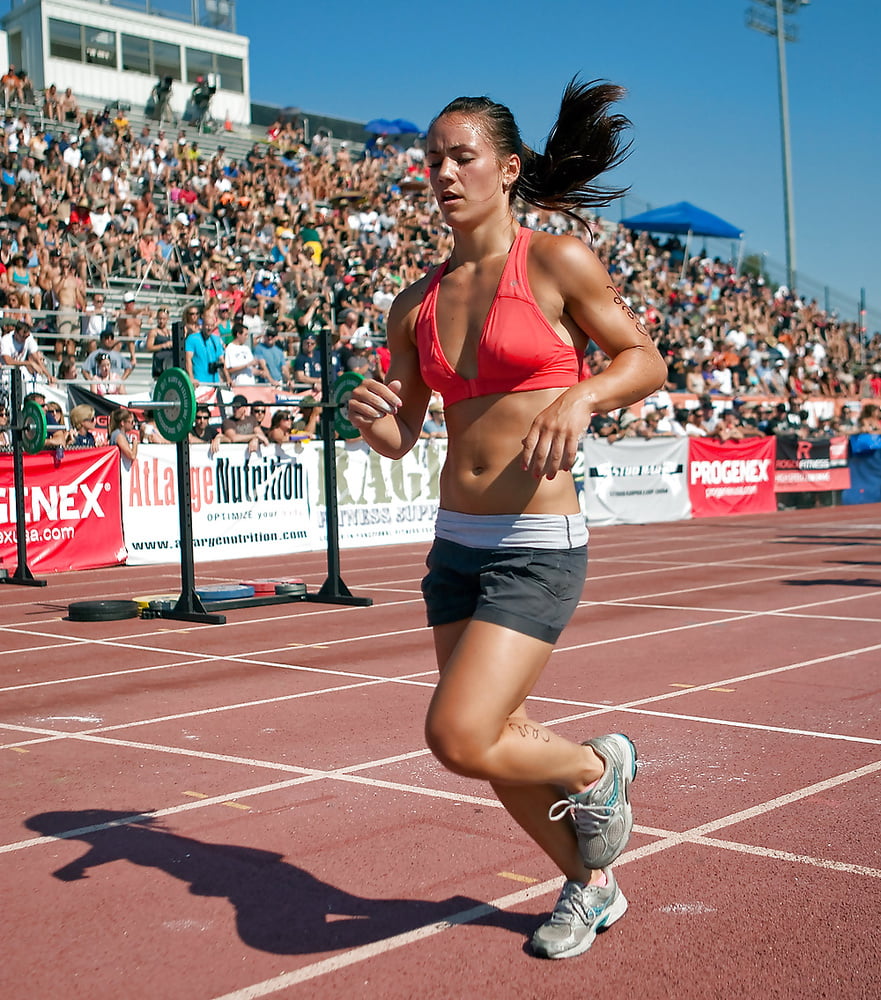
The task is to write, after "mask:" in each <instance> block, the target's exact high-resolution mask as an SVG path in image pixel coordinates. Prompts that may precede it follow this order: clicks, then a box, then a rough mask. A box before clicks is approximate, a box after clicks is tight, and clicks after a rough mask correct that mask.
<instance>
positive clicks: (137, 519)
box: [122, 441, 446, 565]
mask: <svg viewBox="0 0 881 1000" xmlns="http://www.w3.org/2000/svg"><path fill="white" fill-rule="evenodd" d="M323 451H324V449H323V446H322V445H321V443H320V442H317V441H306V442H302V443H299V444H290V445H284V446H279V445H271V446H269V447H263V448H262V449H260V451H258V452H254V453H253V454H249V452H248V450H247V446H246V445H244V444H241V445H239V444H229V445H222V446H221V448H220V450H219V451H218V452H217V453H216V454H215V455H211V454H210V453H209V450H208V446H207V445H192V446H191V447H190V494H191V496H190V506H191V511H192V525H193V558H194V560H195V561H196V562H200V561H211V560H220V559H237V558H242V556H245V555H247V556H251V555H256V556H259V555H279V554H284V553H287V552H315V551H320V550H322V549H324V548H326V547H327V523H326V520H325V506H324V500H325V496H324V464H323V463H324V455H323ZM445 454H446V442H445V441H420V442H419V443H418V444H417V446H416V448H415V449H414V450H413V451H412V452H411V453H410V454H409V455H407V456H405V458H404V459H403V460H401V461H399V462H396V461H392V460H391V459H387V458H383V457H382V456H380V455H378V454H377V453H376V452H374V451H371V450H370V449H369V448H368V447H367V446H366V445H365V444H364V443H363V441H339V442H337V444H336V467H335V468H336V479H337V498H338V503H337V532H338V540H339V544H340V547H341V548H357V547H359V546H367V545H388V544H392V543H396V542H410V541H426V542H427V541H429V540H430V539H431V538H432V537H433V534H434V519H435V516H436V513H437V497H438V479H439V473H440V467H441V464H442V463H443V457H444V455H445ZM122 496H123V513H122V518H123V526H124V529H125V542H126V547H127V549H128V560H127V561H128V562H129V563H130V564H135V565H147V564H151V563H166V562H177V561H178V560H179V559H180V519H179V513H178V500H179V494H178V488H177V454H176V449H175V448H174V447H173V446H171V445H141V447H140V449H139V450H138V457H137V460H136V461H135V462H134V463H132V466H131V468H130V469H126V468H123V475H122Z"/></svg>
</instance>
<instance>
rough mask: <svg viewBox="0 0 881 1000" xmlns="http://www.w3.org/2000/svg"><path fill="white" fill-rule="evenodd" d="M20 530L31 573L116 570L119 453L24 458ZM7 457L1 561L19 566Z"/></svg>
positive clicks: (120, 554) (0, 471)
mask: <svg viewBox="0 0 881 1000" xmlns="http://www.w3.org/2000/svg"><path fill="white" fill-rule="evenodd" d="M23 458H24V525H25V533H26V534H25V540H26V543H27V563H28V567H29V568H30V569H31V570H34V569H37V570H39V571H40V572H43V573H57V572H62V571H65V570H77V569H91V568H94V567H96V566H114V565H117V564H118V563H121V562H123V561H124V559H125V547H124V545H123V540H122V510H121V495H120V481H119V465H120V453H119V449H118V448H115V447H111V448H84V449H82V450H68V451H65V452H64V453H63V455H61V457H60V460H59V459H58V458H56V453H55V451H54V450H52V451H45V452H40V453H38V454H36V455H24V456H23ZM12 463H13V458H12V455H11V454H4V455H0V560H2V564H3V566H4V567H5V568H7V569H9V570H10V571H12V570H13V569H14V568H15V567H16V565H17V563H18V548H17V547H18V529H17V525H16V497H15V487H14V474H13V464H12Z"/></svg>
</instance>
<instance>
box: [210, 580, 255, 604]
mask: <svg viewBox="0 0 881 1000" xmlns="http://www.w3.org/2000/svg"><path fill="white" fill-rule="evenodd" d="M196 594H197V596H198V597H199V598H200V600H203V601H238V600H241V599H242V598H244V597H253V596H254V588H253V587H248V586H245V585H244V584H240V583H215V584H211V585H209V586H207V587H196Z"/></svg>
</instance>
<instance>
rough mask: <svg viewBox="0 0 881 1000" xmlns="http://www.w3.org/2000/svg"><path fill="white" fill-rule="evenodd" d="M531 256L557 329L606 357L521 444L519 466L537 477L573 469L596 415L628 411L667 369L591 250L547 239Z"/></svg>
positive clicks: (544, 415) (578, 243)
mask: <svg viewBox="0 0 881 1000" xmlns="http://www.w3.org/2000/svg"><path fill="white" fill-rule="evenodd" d="M535 242H536V247H535V254H534V255H531V257H530V265H531V267H530V278H532V275H533V266H532V265H533V262H534V270H535V272H536V276H537V280H536V282H535V285H534V291H535V290H538V296H537V297H539V296H540V301H541V303H542V304H543V307H544V308H545V309H547V308H548V306H547V303H554V306H553V308H554V310H555V311H556V310H557V309H558V310H559V313H558V316H557V317H556V318H557V319H558V322H559V324H562V325H563V326H565V327H566V328H567V329H569V330H570V333H571V332H573V327H575V328H577V329H576V330H575V331H574V334H573V335H574V336H577V332H578V331H579V330H580V331H581V333H582V334H583V335H584V336H585V337H587V338H589V339H590V340H592V341H593V342H594V343H595V344H596V345H597V346H598V347H599V348H600V349H601V350H602V351H604V352H605V354H607V355H608V357H609V358H610V364H609V365H607V367H606V368H605V369H604V370H603V371H602V372H600V373H599V374H598V375H594V376H592V377H591V378H589V379H586V380H585V381H583V382H579V383H578V384H577V385H574V386H572V388H570V389H568V390H567V391H566V392H564V393H562V394H561V395H560V396H558V397H557V399H555V400H554V402H553V403H551V405H550V406H548V407H546V408H545V409H544V410H542V412H541V413H539V414H538V415H537V416H536V418H535V420H534V421H533V424H532V427H531V429H530V431H529V433H528V434H527V436H526V437H525V438H524V440H523V467H524V469H526V470H528V471H529V472H531V473H532V475H533V476H535V477H536V478H537V479H540V478H542V477H543V476H547V477H548V478H549V479H553V477H554V476H555V475H556V474H557V472H559V471H561V470H568V469H571V468H572V466H573V464H574V463H575V459H576V457H577V453H578V448H579V442H580V440H581V437H582V435H583V433H584V431H585V429H586V428H587V426H588V424H589V423H590V420H591V417H592V416H593V414H594V413H608V412H609V411H610V410H616V409H619V408H620V407H623V406H630V405H631V404H632V403H635V402H637V401H639V400H641V399H644V398H645V397H646V396H648V395H649V394H650V393H652V392H654V391H655V390H657V389H659V388H660V387H661V386H663V385H664V383H665V381H666V379H667V365H666V364H665V362H664V359H663V358H662V357H661V355H660V353H659V352H658V349H657V347H656V346H655V344H654V342H653V341H652V338H651V336H650V335H649V332H648V330H647V329H646V327H645V325H644V324H643V323H642V321H641V320H640V318H639V316H638V315H637V314H636V313H635V312H634V311H633V309H631V308H630V306H629V305H628V304H627V303H626V302H625V301H624V299H623V298H622V297H621V295H620V294H619V292H618V290H617V289H616V288H615V286H614V284H613V282H612V279H611V277H610V276H609V274H608V272H607V271H606V269H605V268H604V267H603V265H602V264H601V263H600V261H599V260H598V259H597V257H596V255H595V254H594V252H593V251H592V250H591V249H590V248H589V247H587V246H586V245H585V244H584V243H582V242H581V241H580V240H577V239H574V238H572V237H552V236H547V235H546V236H544V238H543V239H541V241H540V242H539V241H538V240H536V241H535Z"/></svg>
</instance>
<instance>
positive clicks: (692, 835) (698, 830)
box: [214, 762, 881, 1000]
mask: <svg viewBox="0 0 881 1000" xmlns="http://www.w3.org/2000/svg"><path fill="white" fill-rule="evenodd" d="M879 770H881V762H878V763H876V764H870V765H868V766H867V767H863V768H859V769H857V770H856V771H849V772H847V773H846V774H841V775H837V776H836V777H834V778H829V779H828V780H827V781H822V782H818V783H817V784H815V785H810V786H808V787H807V788H804V789H800V790H799V791H796V792H791V793H790V794H789V795H781V796H779V797H778V798H776V799H771V800H770V801H769V802H766V803H763V804H762V805H760V806H755V807H753V808H752V809H744V810H742V811H741V812H738V813H732V814H731V816H726V817H723V818H721V819H719V820H715V821H713V822H712V823H705V824H703V825H702V826H699V827H695V828H694V830H689V831H686V832H684V833H682V834H674V835H672V836H671V837H668V838H667V839H665V840H663V841H660V842H656V843H653V844H649V845H646V846H645V847H642V848H636V849H635V850H632V851H627V852H626V853H625V854H622V855H621V857H620V858H618V860H617V861H616V863H615V864H616V867H620V866H621V865H625V864H628V863H629V862H631V861H636V860H638V859H639V858H643V857H647V856H648V855H650V854H656V853H658V852H659V851H664V850H667V849H669V848H670V847H675V846H678V845H679V844H682V843H702V844H706V846H711V847H716V848H723V849H727V850H733V849H739V848H741V847H743V845H739V844H734V846H733V847H728V843H729V842H726V841H721V840H719V841H716V840H712V839H710V838H707V837H704V833H706V832H710V831H711V830H714V829H720V828H722V827H723V826H731V825H733V824H735V823H739V822H742V821H743V820H744V819H750V818H752V817H753V816H757V815H761V814H764V813H767V812H770V811H771V810H772V809H779V808H780V807H781V806H784V805H789V804H790V803H791V802H796V801H798V800H799V799H802V798H805V797H807V796H808V795H815V794H817V793H818V792H820V791H825V790H826V789H828V788H833V787H835V786H836V785H840V784H844V783H845V782H848V781H853V780H855V779H857V778H860V777H863V776H864V775H866V774H871V773H874V772H877V771H879ZM749 853H754V854H761V856H763V857H767V858H774V859H775V860H784V861H791V862H798V863H802V864H804V863H808V864H812V865H816V866H817V867H820V868H827V869H831V870H833V871H848V872H850V873H852V874H862V875H868V876H870V877H875V878H877V877H881V872H878V871H876V870H875V869H872V868H862V869H861V868H860V866H852V867H848V866H844V867H842V866H841V863H839V862H823V861H822V860H820V859H815V858H810V859H801V858H799V857H798V856H797V855H789V856H786V855H785V854H784V853H783V852H778V851H770V850H768V851H764V850H763V849H762V848H755V849H753V850H752V851H750V852H749ZM562 881H563V880H562V878H554V879H550V880H549V881H547V882H543V883H541V884H539V885H533V886H529V887H528V888H526V889H521V890H519V891H518V892H513V893H510V894H509V895H507V896H501V897H499V898H497V899H494V900H492V901H491V902H489V903H486V904H483V905H481V906H475V907H472V908H471V909H469V910H463V911H460V912H459V913H453V914H450V916H449V917H447V918H446V919H444V920H440V921H437V922H436V923H433V924H427V925H425V926H424V927H417V928H415V929H414V930H412V931H407V932H406V933H403V934H397V935H395V936H394V937H390V938H385V939H384V940H381V941H374V942H371V943H370V944H367V945H362V946H361V947H360V948H353V949H351V950H350V951H347V952H344V953H343V954H340V955H333V956H331V957H330V958H326V959H322V960H321V961H318V962H312V963H311V964H309V965H304V966H302V967H301V968H299V969H296V970H295V971H293V972H287V973H283V974H282V975H280V976H274V977H273V978H271V979H266V980H264V981H263V982H261V983H254V984H253V985H251V986H246V987H244V988H243V989H240V990H234V991H232V992H231V993H224V994H223V995H222V996H220V997H215V998H214V1000H254V998H256V997H263V996H269V995H270V994H272V993H278V992H279V991H280V990H283V989H287V988H288V987H290V986H295V985H296V984H298V983H303V982H307V981H309V980H311V979H317V978H318V977H320V976H325V975H328V974H330V973H333V972H337V971H338V970H340V969H344V968H347V967H348V966H351V965H356V964H357V963H359V962H364V961H366V960H367V959H370V958H374V957H375V956H377V955H385V954H388V953H389V952H391V951H395V950H396V949H398V948H403V947H406V946H408V945H411V944H415V943H417V942H420V941H424V940H426V939H427V938H430V937H434V936H435V935H436V934H440V933H442V932H444V931H447V930H450V929H451V928H453V927H458V926H460V925H462V924H467V923H472V922H473V921H475V920H479V919H481V918H482V917H485V916H488V915H489V914H491V913H493V912H494V911H498V910H508V909H511V908H513V907H514V906H519V905H520V904H522V903H524V902H527V901H529V900H531V899H535V898H537V897H539V896H544V895H547V894H548V893H551V892H556V891H557V890H558V889H559V888H560V886H561V885H562Z"/></svg>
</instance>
